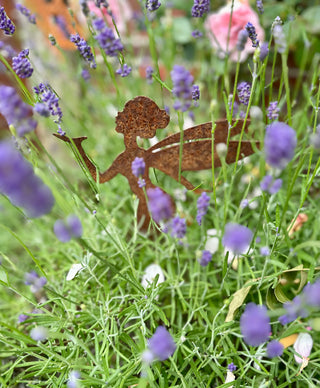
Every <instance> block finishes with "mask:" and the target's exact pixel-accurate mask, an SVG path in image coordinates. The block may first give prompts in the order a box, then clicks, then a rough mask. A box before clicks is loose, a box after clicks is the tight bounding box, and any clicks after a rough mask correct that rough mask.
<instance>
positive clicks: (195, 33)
mask: <svg viewBox="0 0 320 388" xmlns="http://www.w3.org/2000/svg"><path fill="white" fill-rule="evenodd" d="M191 35H192V36H193V37H194V38H195V39H199V38H201V37H202V36H203V33H202V32H201V31H200V30H193V31H192V32H191Z"/></svg>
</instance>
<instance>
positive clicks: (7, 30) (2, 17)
mask: <svg viewBox="0 0 320 388" xmlns="http://www.w3.org/2000/svg"><path fill="white" fill-rule="evenodd" d="M0 30H2V31H3V32H4V34H5V35H13V34H14V32H15V30H16V27H15V25H14V24H13V23H12V21H11V20H10V19H9V18H8V16H7V14H6V11H5V10H4V7H1V6H0Z"/></svg>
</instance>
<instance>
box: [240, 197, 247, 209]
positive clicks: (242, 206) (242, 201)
mask: <svg viewBox="0 0 320 388" xmlns="http://www.w3.org/2000/svg"><path fill="white" fill-rule="evenodd" d="M248 206H249V200H248V199H247V198H244V199H242V200H241V202H240V207H241V209H245V208H246V207H248Z"/></svg>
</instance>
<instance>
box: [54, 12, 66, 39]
mask: <svg viewBox="0 0 320 388" xmlns="http://www.w3.org/2000/svg"><path fill="white" fill-rule="evenodd" d="M53 21H54V23H55V24H56V25H57V26H58V27H59V28H60V30H61V32H62V33H63V35H64V36H65V37H66V38H67V39H70V32H69V30H68V24H67V22H66V19H65V18H64V16H62V15H53Z"/></svg>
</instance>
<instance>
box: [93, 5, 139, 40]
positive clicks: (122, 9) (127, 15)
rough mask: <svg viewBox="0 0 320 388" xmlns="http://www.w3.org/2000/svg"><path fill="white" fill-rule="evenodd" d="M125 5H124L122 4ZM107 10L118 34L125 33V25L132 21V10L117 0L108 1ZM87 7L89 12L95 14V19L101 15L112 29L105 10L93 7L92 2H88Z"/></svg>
mask: <svg viewBox="0 0 320 388" xmlns="http://www.w3.org/2000/svg"><path fill="white" fill-rule="evenodd" d="M124 3H125V4H124ZM108 4H109V10H110V11H111V12H112V15H113V18H114V20H115V22H116V25H117V28H118V30H119V32H120V33H124V32H125V31H126V23H127V22H128V21H129V20H130V19H132V13H133V12H132V10H131V8H130V5H129V4H128V2H123V1H119V0H108ZM88 7H89V9H90V11H91V12H93V13H95V14H96V16H97V17H99V18H102V17H103V15H104V16H105V18H106V19H107V23H108V26H109V27H110V28H112V29H114V26H113V23H112V18H111V16H110V15H109V14H108V11H107V9H106V8H104V7H101V8H98V7H96V6H95V4H94V1H89V2H88Z"/></svg>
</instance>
